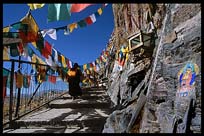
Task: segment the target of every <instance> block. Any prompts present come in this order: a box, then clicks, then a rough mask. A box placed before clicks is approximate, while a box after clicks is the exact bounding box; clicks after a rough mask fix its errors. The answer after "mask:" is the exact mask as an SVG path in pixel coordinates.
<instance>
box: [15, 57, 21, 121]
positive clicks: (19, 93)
mask: <svg viewBox="0 0 204 136" xmlns="http://www.w3.org/2000/svg"><path fill="white" fill-rule="evenodd" d="M20 60H21V56H19V62H18V73H20V67H21V63H20ZM20 99H21V88H18V96H17V104H16V114H15V117H17V115H18V112H19V106H20Z"/></svg>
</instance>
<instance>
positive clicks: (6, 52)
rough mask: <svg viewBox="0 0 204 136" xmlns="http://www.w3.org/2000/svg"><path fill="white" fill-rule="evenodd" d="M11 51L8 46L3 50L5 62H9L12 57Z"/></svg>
mask: <svg viewBox="0 0 204 136" xmlns="http://www.w3.org/2000/svg"><path fill="white" fill-rule="evenodd" d="M9 51H10V49H8V48H7V47H6V46H4V50H3V60H9V59H10V57H9V55H10V53H9Z"/></svg>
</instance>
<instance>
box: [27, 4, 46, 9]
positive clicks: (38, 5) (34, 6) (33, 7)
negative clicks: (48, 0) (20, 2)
mask: <svg viewBox="0 0 204 136" xmlns="http://www.w3.org/2000/svg"><path fill="white" fill-rule="evenodd" d="M44 5H45V4H42V3H35V4H31V3H29V4H28V6H29V7H30V9H31V10H36V9H38V8H42V7H43V6H44Z"/></svg>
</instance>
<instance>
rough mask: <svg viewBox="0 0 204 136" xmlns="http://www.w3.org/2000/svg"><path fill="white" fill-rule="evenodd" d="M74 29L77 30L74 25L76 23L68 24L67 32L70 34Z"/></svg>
mask: <svg viewBox="0 0 204 136" xmlns="http://www.w3.org/2000/svg"><path fill="white" fill-rule="evenodd" d="M76 28H77V24H76V23H72V24H70V25H69V31H70V33H71V32H72V31H73V30H74V29H76Z"/></svg>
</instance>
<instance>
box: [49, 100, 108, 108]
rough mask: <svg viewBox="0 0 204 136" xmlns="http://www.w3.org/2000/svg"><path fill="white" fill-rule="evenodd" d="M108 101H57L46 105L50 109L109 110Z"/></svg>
mask: <svg viewBox="0 0 204 136" xmlns="http://www.w3.org/2000/svg"><path fill="white" fill-rule="evenodd" d="M110 103H111V102H110V100H107V99H105V98H104V99H95V100H94V99H93V100H92V99H91V100H85V99H81V98H79V99H75V100H71V99H66V100H63V99H57V100H54V101H52V102H50V103H49V104H48V106H49V107H50V108H73V109H76V108H109V107H110V106H111V104H110Z"/></svg>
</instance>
